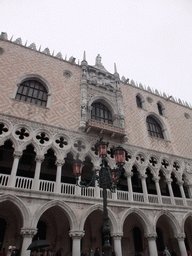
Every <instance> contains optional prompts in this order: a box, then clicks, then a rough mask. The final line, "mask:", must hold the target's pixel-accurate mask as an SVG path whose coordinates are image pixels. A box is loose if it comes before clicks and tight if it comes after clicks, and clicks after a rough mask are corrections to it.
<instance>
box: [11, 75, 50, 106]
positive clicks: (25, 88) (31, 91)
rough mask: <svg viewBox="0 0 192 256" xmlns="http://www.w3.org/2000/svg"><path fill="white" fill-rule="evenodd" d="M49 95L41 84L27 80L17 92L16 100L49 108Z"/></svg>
mask: <svg viewBox="0 0 192 256" xmlns="http://www.w3.org/2000/svg"><path fill="white" fill-rule="evenodd" d="M47 98H48V93H47V90H46V88H45V86H43V85H42V84H41V83H40V82H38V81H36V80H27V81H24V82H22V83H21V84H20V85H19V87H18V90H17V94H16V99H17V100H21V101H26V102H28V103H32V104H35V105H38V106H41V107H46V106H47Z"/></svg>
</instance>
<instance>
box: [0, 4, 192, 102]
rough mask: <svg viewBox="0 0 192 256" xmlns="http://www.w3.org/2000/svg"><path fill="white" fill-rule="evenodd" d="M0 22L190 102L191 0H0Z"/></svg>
mask: <svg viewBox="0 0 192 256" xmlns="http://www.w3.org/2000/svg"><path fill="white" fill-rule="evenodd" d="M0 28H1V31H0V32H7V34H8V39H10V38H11V36H12V35H13V41H14V40H16V39H17V38H18V37H21V38H22V42H23V44H25V42H26V41H27V40H28V42H27V45H30V44H31V43H33V42H35V44H36V46H37V48H38V49H39V47H40V45H41V49H42V50H44V49H45V48H46V47H48V48H49V49H50V51H51V53H52V52H53V50H54V52H55V54H56V53H58V52H61V53H62V54H63V56H64V57H65V55H66V54H67V59H69V58H70V56H74V57H75V58H76V60H77V61H78V59H79V60H80V61H81V60H82V58H83V52H84V50H85V51H86V56H87V61H88V63H89V64H90V65H94V64H95V57H96V55H97V54H100V55H101V57H102V64H103V65H104V66H105V68H106V69H107V70H108V71H109V72H111V73H113V72H114V63H116V65H117V71H118V72H119V74H120V77H122V76H125V77H126V78H129V79H130V80H131V79H133V80H134V81H136V82H138V83H142V84H143V85H146V86H150V87H151V88H153V89H157V90H159V91H161V92H165V93H166V94H168V95H173V96H174V97H176V98H180V99H181V100H184V101H187V102H189V103H191V104H192V0H27V1H26V0H0Z"/></svg>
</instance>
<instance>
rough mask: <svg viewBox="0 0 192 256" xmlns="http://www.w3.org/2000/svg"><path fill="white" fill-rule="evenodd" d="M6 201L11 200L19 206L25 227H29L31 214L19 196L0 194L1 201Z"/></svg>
mask: <svg viewBox="0 0 192 256" xmlns="http://www.w3.org/2000/svg"><path fill="white" fill-rule="evenodd" d="M5 201H10V202H12V203H13V204H14V205H16V206H17V208H18V209H19V211H20V213H21V216H22V219H23V227H28V226H29V215H30V214H29V210H28V209H27V207H26V206H25V205H24V203H23V202H22V201H21V200H20V199H19V198H18V197H16V196H13V195H9V194H6V195H2V196H0V203H2V202H5Z"/></svg>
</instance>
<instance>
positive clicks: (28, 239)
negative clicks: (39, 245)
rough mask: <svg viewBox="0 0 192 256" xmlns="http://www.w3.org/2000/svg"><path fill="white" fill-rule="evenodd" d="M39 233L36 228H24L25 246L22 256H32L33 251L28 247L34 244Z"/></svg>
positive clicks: (22, 233) (22, 249)
mask: <svg viewBox="0 0 192 256" xmlns="http://www.w3.org/2000/svg"><path fill="white" fill-rule="evenodd" d="M36 233H37V229H36V228H22V229H21V235H22V236H23V244H22V247H21V255H22V256H30V253H31V251H28V250H27V248H28V246H29V245H30V244H31V243H32V238H33V236H34V235H35V234H36Z"/></svg>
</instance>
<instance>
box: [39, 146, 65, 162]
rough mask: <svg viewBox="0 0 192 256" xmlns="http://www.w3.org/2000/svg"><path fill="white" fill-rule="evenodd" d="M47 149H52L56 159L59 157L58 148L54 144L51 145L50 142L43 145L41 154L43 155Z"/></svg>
mask: <svg viewBox="0 0 192 256" xmlns="http://www.w3.org/2000/svg"><path fill="white" fill-rule="evenodd" d="M49 149H52V150H53V152H54V155H55V157H56V159H60V158H61V153H60V150H59V149H58V148H57V147H56V146H55V145H53V144H52V143H51V144H49V145H47V146H45V147H44V148H43V150H42V154H43V155H45V154H47V152H48V150H49Z"/></svg>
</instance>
